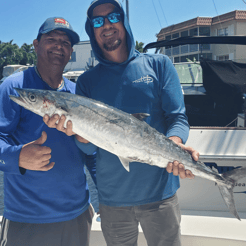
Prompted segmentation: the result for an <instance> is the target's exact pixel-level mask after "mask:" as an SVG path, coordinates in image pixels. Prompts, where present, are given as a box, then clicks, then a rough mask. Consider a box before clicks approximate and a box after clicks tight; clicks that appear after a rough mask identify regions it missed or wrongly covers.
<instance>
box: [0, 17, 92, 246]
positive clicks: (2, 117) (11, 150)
mask: <svg viewBox="0 0 246 246" xmlns="http://www.w3.org/2000/svg"><path fill="white" fill-rule="evenodd" d="M77 42H79V36H78V34H77V33H76V32H74V31H73V29H72V27H71V25H70V24H69V22H67V21H66V20H65V19H64V18H58V17H54V18H49V19H47V20H46V21H45V22H44V23H43V25H42V26H41V27H40V29H39V32H38V36H37V39H35V40H34V42H33V44H34V47H35V51H36V53H37V66H35V67H31V68H29V69H28V70H26V71H24V72H19V73H16V74H14V75H12V76H10V77H9V78H7V79H6V80H5V81H4V82H3V83H2V84H1V86H0V170H1V171H2V172H4V214H3V220H2V225H1V234H0V245H5V246H17V245H23V246H24V245H25V246H44V245H47V246H70V245H71V246H88V245H89V236H90V229H91V223H92V217H93V209H92V207H91V206H90V199H89V190H88V185H87V181H86V176H85V170H84V164H86V165H87V167H88V169H89V170H90V172H91V174H93V175H92V176H93V177H94V180H95V158H94V156H87V155H85V154H84V153H83V152H82V151H80V150H79V149H78V147H77V146H76V144H75V142H74V140H73V137H69V136H66V135H65V134H64V133H62V132H59V131H57V130H56V129H50V128H48V127H47V126H46V125H45V124H44V122H43V120H42V118H41V117H40V116H38V115H36V114H34V113H32V112H31V111H29V110H26V109H24V108H22V107H21V106H19V105H18V104H16V103H14V102H13V101H11V100H10V98H9V95H10V94H11V95H16V96H17V92H16V91H15V89H14V88H15V87H17V88H34V89H43V90H53V91H62V92H67V93H75V83H73V82H71V81H69V80H68V79H66V78H65V77H63V76H62V73H63V70H64V67H65V66H66V64H67V62H68V61H69V59H70V56H71V53H72V50H73V49H72V46H73V45H74V44H75V43H77Z"/></svg>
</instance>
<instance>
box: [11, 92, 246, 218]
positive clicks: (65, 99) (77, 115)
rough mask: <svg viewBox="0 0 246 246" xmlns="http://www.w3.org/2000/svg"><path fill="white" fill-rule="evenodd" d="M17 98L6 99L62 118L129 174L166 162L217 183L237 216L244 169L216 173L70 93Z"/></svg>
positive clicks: (128, 118) (145, 128) (125, 117)
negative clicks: (135, 166)
mask: <svg viewBox="0 0 246 246" xmlns="http://www.w3.org/2000/svg"><path fill="white" fill-rule="evenodd" d="M16 91H17V92H18V93H19V95H20V97H16V96H12V95H10V98H11V99H12V100H13V101H14V102H16V103H17V104H19V105H21V106H23V107H24V108H26V109H28V110H30V111H32V112H34V113H36V114H38V115H40V116H42V117H43V116H44V115H45V114H47V115H49V116H52V115H54V114H58V115H60V116H61V115H65V116H66V120H71V121H72V123H73V131H74V132H75V133H76V134H78V135H80V136H82V137H83V138H85V139H87V140H88V141H90V142H91V143H93V144H95V145H97V146H98V147H100V148H102V149H105V150H107V151H109V152H111V153H113V154H115V155H117V156H118V157H119V159H120V161H121V163H122V165H123V166H124V167H125V169H126V170H128V171H129V163H130V162H135V161H136V162H142V163H147V164H149V165H154V166H158V167H161V168H166V166H167V164H168V162H173V161H175V160H177V161H178V162H180V163H182V164H183V165H184V167H185V169H189V170H190V171H191V172H192V173H193V174H194V175H196V176H199V177H202V178H205V179H208V180H211V181H214V182H216V183H217V185H218V187H219V189H220V192H221V195H222V197H223V199H224V201H225V203H226V205H227V206H228V208H229V210H230V212H231V213H232V214H233V215H234V216H235V217H236V218H237V219H239V220H240V217H239V215H238V213H237V210H236V207H235V202H234V197H233V188H234V185H235V183H236V181H237V180H238V179H240V178H243V177H245V176H246V167H241V168H237V169H234V170H232V171H229V172H226V173H223V174H219V173H218V171H217V169H213V170H212V169H210V168H209V167H207V166H206V165H205V164H204V163H202V162H200V161H197V162H196V161H194V160H193V159H192V158H191V155H190V154H189V153H187V152H186V151H184V150H183V149H181V148H180V147H179V146H178V145H177V144H175V143H174V142H173V141H172V140H170V139H168V138H167V137H166V136H164V135H163V134H161V133H160V132H158V131H157V130H155V129H154V128H152V127H150V126H149V125H148V124H147V123H146V122H144V121H141V120H139V119H137V118H136V117H134V116H133V115H130V114H128V113H125V112H123V111H121V110H119V109H116V108H114V107H111V106H108V105H106V104H104V103H101V102H99V101H96V100H92V99H89V98H86V97H82V96H78V95H73V94H70V93H64V92H56V91H48V90H37V89H18V88H16Z"/></svg>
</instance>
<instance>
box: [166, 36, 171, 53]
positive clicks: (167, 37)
mask: <svg viewBox="0 0 246 246" xmlns="http://www.w3.org/2000/svg"><path fill="white" fill-rule="evenodd" d="M165 39H166V40H171V39H172V36H171V35H168V36H166V38H165ZM166 49H170V51H168V54H169V53H170V56H171V46H166ZM166 55H167V54H166Z"/></svg>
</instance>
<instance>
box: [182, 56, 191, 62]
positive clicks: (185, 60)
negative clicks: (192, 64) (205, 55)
mask: <svg viewBox="0 0 246 246" xmlns="http://www.w3.org/2000/svg"><path fill="white" fill-rule="evenodd" d="M180 58H181V62H187V58H189V56H181V57H180Z"/></svg>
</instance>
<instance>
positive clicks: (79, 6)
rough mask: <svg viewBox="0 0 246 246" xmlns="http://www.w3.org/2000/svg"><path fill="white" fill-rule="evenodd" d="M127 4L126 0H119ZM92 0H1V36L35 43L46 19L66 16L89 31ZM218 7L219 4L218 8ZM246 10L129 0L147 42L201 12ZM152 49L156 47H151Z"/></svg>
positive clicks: (219, 1) (231, 1)
mask: <svg viewBox="0 0 246 246" xmlns="http://www.w3.org/2000/svg"><path fill="white" fill-rule="evenodd" d="M119 1H120V2H121V3H122V5H123V6H124V8H125V5H126V2H125V0H119ZM90 2H91V0H70V1H64V0H39V1H36V0H0V23H1V25H0V40H1V41H2V42H9V41H10V40H12V39H13V43H16V44H17V45H19V46H21V45H22V44H23V43H27V44H31V43H32V41H33V39H35V38H36V36H37V32H38V29H39V27H40V26H41V24H42V23H43V22H44V20H45V19H47V18H48V17H51V16H57V17H64V18H65V19H67V20H68V21H69V22H70V23H71V25H72V26H73V29H74V30H75V31H76V32H77V33H78V34H79V36H80V40H81V41H84V40H88V36H87V34H86V33H85V28H84V24H85V20H86V10H87V8H88V6H89V4H90ZM215 7H216V8H215ZM234 10H246V4H245V3H244V2H243V0H186V1H184V0H129V12H130V24H131V28H132V31H133V34H134V37H135V40H137V41H139V42H143V43H144V44H145V45H146V44H148V43H150V42H155V41H156V34H157V33H159V31H160V30H161V28H163V27H167V26H169V25H173V24H176V23H179V22H183V21H186V20H189V19H192V18H195V17H198V16H201V17H208V16H209V17H213V16H216V15H217V13H218V14H219V15H220V14H224V13H227V12H230V11H234ZM149 52H150V53H152V52H154V49H151V50H149Z"/></svg>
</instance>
